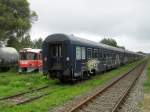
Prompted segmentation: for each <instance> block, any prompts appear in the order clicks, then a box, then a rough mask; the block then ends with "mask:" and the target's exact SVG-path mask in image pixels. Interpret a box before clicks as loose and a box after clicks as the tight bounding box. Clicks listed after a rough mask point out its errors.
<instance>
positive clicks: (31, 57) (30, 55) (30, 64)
mask: <svg viewBox="0 0 150 112" xmlns="http://www.w3.org/2000/svg"><path fill="white" fill-rule="evenodd" d="M41 57H42V56H41V49H32V48H24V49H22V50H20V52H19V62H18V66H19V72H20V73H21V72H26V73H29V72H34V71H41V70H42V58H41Z"/></svg>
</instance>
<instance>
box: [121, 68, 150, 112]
mask: <svg viewBox="0 0 150 112" xmlns="http://www.w3.org/2000/svg"><path fill="white" fill-rule="evenodd" d="M145 80H146V70H144V71H143V73H142V75H141V76H140V78H139V79H138V81H137V82H136V85H135V86H134V87H133V88H132V90H131V92H130V94H129V95H128V97H127V99H126V100H125V102H124V104H123V105H122V107H121V109H120V110H119V112H149V111H143V109H142V108H141V106H140V102H141V101H143V99H144V82H145ZM149 98H150V97H149ZM149 104H150V103H149Z"/></svg>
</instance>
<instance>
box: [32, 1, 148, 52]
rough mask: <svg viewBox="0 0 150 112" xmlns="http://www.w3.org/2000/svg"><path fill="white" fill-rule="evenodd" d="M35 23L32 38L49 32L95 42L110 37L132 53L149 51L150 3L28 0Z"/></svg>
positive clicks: (43, 36)
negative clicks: (72, 35)
mask: <svg viewBox="0 0 150 112" xmlns="http://www.w3.org/2000/svg"><path fill="white" fill-rule="evenodd" d="M29 2H30V7H31V10H34V11H36V13H37V15H38V21H36V22H35V23H34V24H33V27H32V29H31V36H32V39H35V38H39V37H42V38H43V39H44V38H46V36H48V35H50V34H53V33H66V34H74V35H77V36H80V37H83V38H87V39H89V40H93V41H97V42H99V41H100V40H101V39H102V38H104V37H109V38H114V39H115V40H116V41H117V42H118V44H119V45H121V46H125V48H126V49H128V50H132V51H144V52H150V0H29Z"/></svg>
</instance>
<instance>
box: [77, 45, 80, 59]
mask: <svg viewBox="0 0 150 112" xmlns="http://www.w3.org/2000/svg"><path fill="white" fill-rule="evenodd" d="M80 59H81V47H76V60H80Z"/></svg>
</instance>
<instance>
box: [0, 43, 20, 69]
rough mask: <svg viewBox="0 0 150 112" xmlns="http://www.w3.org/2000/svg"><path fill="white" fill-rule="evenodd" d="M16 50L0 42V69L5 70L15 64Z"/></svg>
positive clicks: (16, 58)
mask: <svg viewBox="0 0 150 112" xmlns="http://www.w3.org/2000/svg"><path fill="white" fill-rule="evenodd" d="M17 62H18V52H17V50H16V49H15V48H12V47H6V46H5V45H4V44H3V43H2V42H1V43H0V70H2V71H7V70H9V68H11V67H15V66H17Z"/></svg>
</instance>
